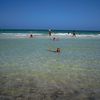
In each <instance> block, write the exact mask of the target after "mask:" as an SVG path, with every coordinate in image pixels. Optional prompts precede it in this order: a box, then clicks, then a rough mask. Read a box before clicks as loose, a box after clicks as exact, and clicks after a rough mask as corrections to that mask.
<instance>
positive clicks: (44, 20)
mask: <svg viewBox="0 0 100 100" xmlns="http://www.w3.org/2000/svg"><path fill="white" fill-rule="evenodd" d="M6 28H7V29H49V28H51V29H65V30H100V0H0V29H6Z"/></svg>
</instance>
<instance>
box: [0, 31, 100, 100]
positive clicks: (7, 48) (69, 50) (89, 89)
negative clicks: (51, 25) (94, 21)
mask: <svg viewBox="0 0 100 100" xmlns="http://www.w3.org/2000/svg"><path fill="white" fill-rule="evenodd" d="M68 32H69V31H53V32H52V36H48V31H47V30H42V31H38V30H34V31H33V30H31V31H29V30H26V31H25V30H23V31H22V30H21V31H18V30H13V31H11V30H10V31H7V30H6V31H1V32H0V100H5V99H9V100H99V99H100V96H99V94H100V35H99V33H100V32H98V31H96V32H93V31H89V32H88V31H85V32H84V31H81V32H79V31H78V32H76V37H73V36H71V32H72V31H70V32H69V33H68ZM30 34H33V38H30V37H29V35H30ZM53 37H57V40H53V39H52V38H53ZM56 48H60V49H61V52H60V53H56V52H51V51H54V50H56ZM49 50H51V51H49Z"/></svg>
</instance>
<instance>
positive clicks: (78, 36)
mask: <svg viewBox="0 0 100 100" xmlns="http://www.w3.org/2000/svg"><path fill="white" fill-rule="evenodd" d="M30 34H32V35H33V36H37V37H39V36H42V37H45V36H48V34H44V33H0V36H2V37H5V38H6V37H9V38H27V37H29V36H30ZM52 36H59V37H65V38H67V37H72V36H73V34H72V33H52ZM76 38H100V34H76Z"/></svg>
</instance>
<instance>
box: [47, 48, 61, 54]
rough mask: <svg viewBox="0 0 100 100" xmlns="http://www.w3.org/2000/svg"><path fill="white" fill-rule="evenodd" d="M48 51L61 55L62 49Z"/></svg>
mask: <svg viewBox="0 0 100 100" xmlns="http://www.w3.org/2000/svg"><path fill="white" fill-rule="evenodd" d="M48 51H51V52H57V53H60V51H61V49H60V48H57V49H56V50H48Z"/></svg>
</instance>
